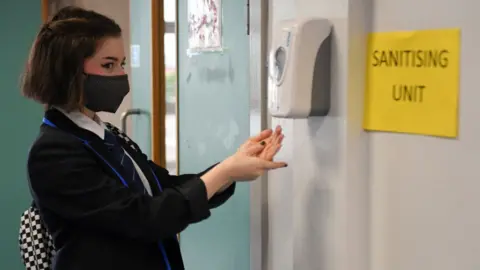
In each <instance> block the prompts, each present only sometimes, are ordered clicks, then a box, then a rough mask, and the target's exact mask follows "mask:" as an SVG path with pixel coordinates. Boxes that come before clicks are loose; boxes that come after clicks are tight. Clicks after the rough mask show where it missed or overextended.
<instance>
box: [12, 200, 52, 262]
mask: <svg viewBox="0 0 480 270" xmlns="http://www.w3.org/2000/svg"><path fill="white" fill-rule="evenodd" d="M18 241H19V244H20V254H21V256H22V259H23V264H24V265H25V269H26V270H48V269H51V265H52V259H53V257H54V256H55V253H56V251H55V247H54V245H53V239H52V236H51V235H50V234H49V233H48V231H47V228H46V227H45V224H44V223H43V221H42V219H41V217H40V212H39V211H38V208H36V207H35V206H34V205H32V206H30V207H29V208H28V209H27V210H26V211H25V212H23V214H22V217H21V219H20V234H19V238H18Z"/></svg>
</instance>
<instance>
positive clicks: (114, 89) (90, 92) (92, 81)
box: [83, 74, 130, 113]
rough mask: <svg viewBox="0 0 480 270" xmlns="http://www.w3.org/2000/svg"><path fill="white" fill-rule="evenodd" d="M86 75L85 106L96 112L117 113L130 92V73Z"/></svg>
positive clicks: (84, 86) (84, 88) (84, 87)
mask: <svg viewBox="0 0 480 270" xmlns="http://www.w3.org/2000/svg"><path fill="white" fill-rule="evenodd" d="M86 75H87V78H85V83H84V84H83V93H84V96H83V97H84V101H85V107H87V109H89V110H92V111H94V112H109V113H115V112H116V111H117V110H118V107H120V104H122V101H123V98H124V97H125V96H126V95H127V94H128V92H130V85H129V83H128V75H126V74H125V75H119V76H102V75H92V74H86Z"/></svg>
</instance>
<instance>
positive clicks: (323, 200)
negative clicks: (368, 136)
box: [293, 31, 344, 269]
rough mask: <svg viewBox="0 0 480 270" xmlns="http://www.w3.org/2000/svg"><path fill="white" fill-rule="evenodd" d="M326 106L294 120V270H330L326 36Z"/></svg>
mask: <svg viewBox="0 0 480 270" xmlns="http://www.w3.org/2000/svg"><path fill="white" fill-rule="evenodd" d="M331 42H332V43H331V46H332V48H331V49H332V50H331V54H332V55H331V57H332V58H331V63H330V65H331V71H332V72H331V73H330V81H331V94H330V102H331V103H330V104H331V108H330V111H329V114H328V115H327V116H325V117H310V118H308V119H298V120H294V138H295V140H294V141H295V142H294V143H295V144H296V145H295V147H294V152H293V153H294V159H293V160H295V167H294V169H293V170H294V172H293V176H294V177H293V181H294V194H295V195H294V196H295V197H294V207H293V209H294V214H293V216H294V217H295V219H294V220H295V222H294V235H295V240H294V252H295V254H294V262H293V263H294V269H333V267H334V265H333V262H334V259H333V256H334V248H335V246H334V243H335V241H338V239H335V234H334V233H335V226H336V225H338V224H336V221H337V220H338V218H339V217H336V216H334V215H335V213H336V212H338V211H335V209H336V208H338V205H336V202H338V201H339V199H337V198H336V196H338V195H337V194H336V193H335V190H336V189H338V187H339V186H338V184H339V183H338V182H337V180H338V179H340V175H339V173H340V171H341V162H340V158H341V134H342V129H343V128H344V126H343V125H344V124H343V122H342V120H341V119H342V117H341V115H340V99H341V97H340V92H341V91H339V87H340V83H339V80H340V78H339V77H338V76H336V75H337V74H338V73H339V72H338V70H339V68H340V67H339V65H338V61H339V56H338V48H337V38H336V35H335V31H333V33H332V35H331Z"/></svg>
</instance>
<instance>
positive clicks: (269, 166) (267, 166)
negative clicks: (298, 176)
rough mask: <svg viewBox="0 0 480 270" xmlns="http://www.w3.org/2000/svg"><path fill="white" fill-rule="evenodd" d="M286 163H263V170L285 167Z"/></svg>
mask: <svg viewBox="0 0 480 270" xmlns="http://www.w3.org/2000/svg"><path fill="white" fill-rule="evenodd" d="M287 166H288V165H287V163H285V162H278V161H266V160H265V161H264V162H263V168H264V169H266V170H274V169H280V168H285V167H287Z"/></svg>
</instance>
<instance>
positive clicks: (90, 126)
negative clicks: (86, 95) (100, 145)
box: [56, 108, 105, 140]
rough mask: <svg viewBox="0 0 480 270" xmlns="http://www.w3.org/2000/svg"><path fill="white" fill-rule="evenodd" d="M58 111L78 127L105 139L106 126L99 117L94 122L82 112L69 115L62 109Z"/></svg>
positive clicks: (73, 112)
mask: <svg viewBox="0 0 480 270" xmlns="http://www.w3.org/2000/svg"><path fill="white" fill-rule="evenodd" d="M56 109H57V110H59V111H60V112H61V113H63V114H64V115H65V116H66V117H68V118H69V119H70V120H71V121H72V122H73V123H75V124H76V125H77V126H78V127H80V128H83V129H85V130H88V131H90V132H92V133H94V134H95V135H97V136H98V137H100V138H101V139H102V140H104V139H105V124H104V123H103V122H102V120H100V118H99V117H98V116H97V115H95V120H93V119H91V118H90V117H88V116H86V115H85V114H83V113H81V112H80V111H72V112H69V113H67V112H66V111H65V110H62V109H60V108H56Z"/></svg>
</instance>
